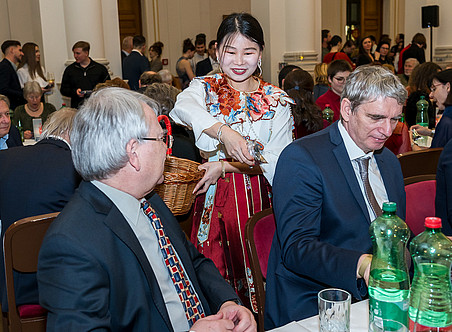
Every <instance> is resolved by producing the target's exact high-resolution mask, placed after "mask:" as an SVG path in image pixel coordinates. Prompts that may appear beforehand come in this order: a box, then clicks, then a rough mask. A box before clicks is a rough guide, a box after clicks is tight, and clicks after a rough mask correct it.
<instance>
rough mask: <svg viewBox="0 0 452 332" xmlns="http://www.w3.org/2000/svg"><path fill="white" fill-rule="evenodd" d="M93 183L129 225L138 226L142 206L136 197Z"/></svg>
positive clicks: (97, 182)
mask: <svg viewBox="0 0 452 332" xmlns="http://www.w3.org/2000/svg"><path fill="white" fill-rule="evenodd" d="M91 183H92V184H94V185H95V186H96V187H97V188H98V189H99V190H100V191H102V192H103V193H104V194H105V195H107V197H108V198H109V199H110V200H111V201H112V202H113V204H115V205H116V207H117V208H118V210H119V211H120V212H121V213H122V215H123V216H124V218H126V220H127V222H128V223H129V224H133V225H136V224H137V222H138V217H139V216H140V213H141V205H140V202H139V201H138V200H137V199H136V198H135V197H133V196H132V195H129V194H127V193H126V192H124V191H121V190H119V189H116V188H113V187H111V186H109V185H107V184H105V183H103V182H100V181H96V180H93V181H91Z"/></svg>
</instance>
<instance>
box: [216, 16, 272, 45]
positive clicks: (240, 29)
mask: <svg viewBox="0 0 452 332" xmlns="http://www.w3.org/2000/svg"><path fill="white" fill-rule="evenodd" d="M237 33H240V34H241V35H243V36H245V37H246V38H248V39H250V40H252V41H253V42H255V43H257V44H258V45H259V48H260V50H261V51H262V50H263V49H264V45H265V42H264V31H263V30H262V27H261V25H260V24H259V22H258V21H257V20H256V19H255V18H254V17H253V16H252V15H250V14H248V13H233V14H231V15H229V16H228V17H226V18H225V19H224V20H223V22H221V24H220V27H219V28H218V31H217V42H218V46H220V45H223V44H224V43H227V42H228V41H229V39H230V38H231V37H232V36H233V35H235V34H237Z"/></svg>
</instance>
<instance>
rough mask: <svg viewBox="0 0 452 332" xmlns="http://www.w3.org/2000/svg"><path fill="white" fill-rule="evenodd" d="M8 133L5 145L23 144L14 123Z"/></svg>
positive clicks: (9, 146) (12, 146)
mask: <svg viewBox="0 0 452 332" xmlns="http://www.w3.org/2000/svg"><path fill="white" fill-rule="evenodd" d="M8 134H9V136H8V139H7V140H6V145H7V146H8V148H14V147H16V146H23V143H22V138H21V137H20V132H19V129H17V127H16V126H15V125H13V124H11V127H10V128H9V133H8ZM0 220H1V219H0Z"/></svg>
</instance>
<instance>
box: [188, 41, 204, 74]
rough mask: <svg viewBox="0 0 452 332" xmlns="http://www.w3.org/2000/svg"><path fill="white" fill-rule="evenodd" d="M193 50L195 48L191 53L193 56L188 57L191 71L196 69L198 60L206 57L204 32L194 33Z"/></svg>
mask: <svg viewBox="0 0 452 332" xmlns="http://www.w3.org/2000/svg"><path fill="white" fill-rule="evenodd" d="M195 50H196V52H195V54H194V55H193V58H191V59H190V63H191V67H192V70H193V72H195V71H196V65H197V64H198V62H200V61H202V60H204V59H205V58H207V53H206V35H205V34H204V33H199V34H197V35H196V38H195Z"/></svg>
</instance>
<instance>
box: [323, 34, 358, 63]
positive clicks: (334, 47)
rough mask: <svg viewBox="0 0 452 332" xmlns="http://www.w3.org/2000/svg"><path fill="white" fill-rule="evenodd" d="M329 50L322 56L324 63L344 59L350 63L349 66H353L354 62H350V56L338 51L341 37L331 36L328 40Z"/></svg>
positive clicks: (340, 46) (340, 45)
mask: <svg viewBox="0 0 452 332" xmlns="http://www.w3.org/2000/svg"><path fill="white" fill-rule="evenodd" d="M330 46H331V49H330V52H329V53H328V54H327V55H325V57H324V58H323V62H324V63H326V64H329V63H330V62H332V61H334V60H345V61H347V62H348V63H350V66H351V67H352V68H353V67H354V64H353V62H352V60H350V58H349V57H348V56H347V54H345V53H342V52H340V50H341V48H342V38H341V37H339V36H337V35H334V36H333V38H331V41H330Z"/></svg>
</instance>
